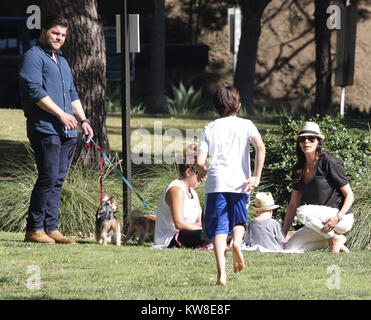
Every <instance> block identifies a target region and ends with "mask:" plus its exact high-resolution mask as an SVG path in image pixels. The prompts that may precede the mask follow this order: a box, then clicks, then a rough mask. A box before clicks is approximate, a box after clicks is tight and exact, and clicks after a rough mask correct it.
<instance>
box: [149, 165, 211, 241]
mask: <svg viewBox="0 0 371 320" xmlns="http://www.w3.org/2000/svg"><path fill="white" fill-rule="evenodd" d="M194 163H195V162H194ZM178 174H179V178H178V179H176V180H174V181H172V182H171V183H170V184H169V186H168V187H167V188H166V189H165V191H164V192H163V193H162V196H161V199H160V200H159V202H158V210H157V218H156V227H155V241H154V244H155V246H161V247H168V248H172V247H178V248H179V247H186V248H197V247H206V246H207V245H209V244H211V240H208V239H207V240H206V239H203V232H202V225H201V215H202V208H201V205H200V200H199V198H198V195H197V192H196V191H195V189H196V188H197V187H198V186H199V185H200V181H198V179H197V171H196V170H195V168H194V164H187V163H186V164H179V165H178Z"/></svg>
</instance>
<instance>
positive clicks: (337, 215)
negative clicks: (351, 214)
mask: <svg viewBox="0 0 371 320" xmlns="http://www.w3.org/2000/svg"><path fill="white" fill-rule="evenodd" d="M336 218H338V219H339V222H340V221H341V220H343V218H344V217H343V216H341V215H340V214H338V213H337V214H336Z"/></svg>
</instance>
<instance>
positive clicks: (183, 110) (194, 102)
mask: <svg viewBox="0 0 371 320" xmlns="http://www.w3.org/2000/svg"><path fill="white" fill-rule="evenodd" d="M173 96H174V98H173V99H171V98H167V101H168V104H169V113H170V114H171V115H189V114H196V113H198V112H199V110H200V109H201V107H202V105H203V100H202V97H201V89H200V90H198V91H195V89H194V88H193V86H192V85H191V86H190V87H189V88H188V89H186V88H185V87H184V85H183V83H182V81H181V82H180V83H179V88H176V87H174V86H173Z"/></svg>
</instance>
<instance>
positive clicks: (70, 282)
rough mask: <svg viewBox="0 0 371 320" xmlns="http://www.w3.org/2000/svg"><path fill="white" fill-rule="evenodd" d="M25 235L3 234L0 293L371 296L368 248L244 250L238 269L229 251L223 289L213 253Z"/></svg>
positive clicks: (4, 296)
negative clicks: (39, 240) (47, 241)
mask: <svg viewBox="0 0 371 320" xmlns="http://www.w3.org/2000/svg"><path fill="white" fill-rule="evenodd" d="M23 237H24V235H23V234H18V233H5V232H0V261H1V262H0V299H123V300H128V299H129V300H132V299H134V300H137V299H140V300H155V299H160V300H173V299H175V300H193V299H196V300H214V299H216V300H235V299H243V300H244V299H247V300H250V299H252V300H259V299H272V300H276V299H282V300H287V299H288V300H292V299H306V300H307V299H309V300H311V299H319V300H322V299H331V300H332V299H335V300H337V299H362V300H363V299H366V300H367V299H370V298H371V270H370V263H371V255H370V252H368V251H360V252H351V253H349V254H338V255H334V254H329V253H328V252H326V251H316V252H308V253H304V254H267V253H265V254H262V253H255V252H249V253H247V252H244V257H245V261H246V268H245V269H244V270H243V271H242V272H241V273H238V274H234V273H233V270H232V257H231V254H228V256H227V267H228V285H227V286H226V287H219V286H216V285H215V282H216V278H215V276H216V268H215V259H214V254H213V252H207V251H197V250H187V249H172V250H157V249H150V248H149V247H148V246H146V247H138V246H137V245H136V244H134V243H129V244H128V245H127V246H124V247H115V246H112V245H109V246H107V247H103V246H100V245H97V244H95V243H94V242H93V241H90V240H85V239H80V240H79V239H77V240H78V245H76V246H66V245H43V244H30V243H24V242H23ZM30 266H36V268H35V267H34V269H32V267H30ZM29 268H31V269H29ZM27 271H29V273H27ZM38 283H40V288H37V284H38ZM27 284H28V286H29V287H30V288H32V287H31V286H32V285H36V288H35V289H33V290H31V289H29V288H28V287H27Z"/></svg>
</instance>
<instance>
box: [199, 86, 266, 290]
mask: <svg viewBox="0 0 371 320" xmlns="http://www.w3.org/2000/svg"><path fill="white" fill-rule="evenodd" d="M214 107H215V109H216V111H217V112H218V113H219V114H220V116H221V117H220V118H219V119H217V120H215V121H213V122H211V123H209V124H208V125H207V126H206V127H205V128H204V130H203V132H202V135H201V138H200V141H199V144H198V160H197V164H198V166H197V170H198V172H199V177H202V176H203V175H205V174H206V158H207V156H208V155H209V161H208V162H209V165H208V168H207V180H206V187H205V192H206V194H207V197H206V201H205V220H204V225H205V230H206V234H207V236H208V237H209V238H210V239H213V243H214V251H215V257H216V262H217V269H218V280H217V284H219V285H225V284H226V282H227V276H226V271H225V253H226V250H227V236H228V235H230V234H232V235H233V245H232V253H233V269H234V272H235V273H236V272H239V271H241V270H242V269H243V268H244V266H245V263H244V259H243V255H242V252H241V244H242V238H243V235H244V233H245V226H246V223H247V207H246V206H247V202H248V200H249V193H250V191H251V190H252V189H254V188H255V187H257V186H258V185H259V182H260V177H261V172H262V169H263V165H264V159H265V146H264V143H263V141H262V139H261V136H260V134H259V132H258V130H257V129H256V127H255V125H254V124H253V123H252V122H251V121H250V120H247V119H242V118H239V117H237V113H238V111H239V109H240V108H241V103H240V95H239V93H238V90H237V89H236V88H234V87H233V86H231V85H228V84H223V85H222V86H221V87H220V88H219V89H218V90H217V91H216V93H215V95H214ZM250 143H251V144H252V145H253V146H254V148H255V150H256V153H255V168H254V172H253V174H252V175H251V169H250Z"/></svg>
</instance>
